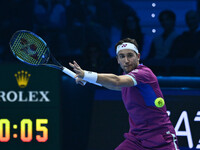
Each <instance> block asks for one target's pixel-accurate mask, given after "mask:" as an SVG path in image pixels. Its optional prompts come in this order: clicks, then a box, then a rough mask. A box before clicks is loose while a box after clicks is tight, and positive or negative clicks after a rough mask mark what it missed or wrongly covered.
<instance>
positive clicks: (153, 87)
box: [122, 64, 175, 140]
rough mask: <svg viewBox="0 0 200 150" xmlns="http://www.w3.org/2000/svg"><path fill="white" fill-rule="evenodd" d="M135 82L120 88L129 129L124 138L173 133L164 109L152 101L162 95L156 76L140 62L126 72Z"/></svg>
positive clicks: (164, 107)
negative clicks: (133, 84)
mask: <svg viewBox="0 0 200 150" xmlns="http://www.w3.org/2000/svg"><path fill="white" fill-rule="evenodd" d="M127 75H128V76H130V77H131V78H132V79H133V81H134V82H135V83H136V85H135V86H132V87H123V88H122V99H123V102H124V105H125V108H126V110H127V112H128V114H129V125H130V129H129V132H128V133H125V138H128V139H131V137H133V136H134V138H137V139H141V140H142V139H146V138H149V137H151V136H154V135H157V134H162V133H163V134H164V133H166V132H167V131H170V132H172V133H175V131H174V127H173V125H172V123H171V121H170V119H169V116H168V114H167V111H166V105H164V106H163V107H162V108H158V107H156V106H155V104H154V101H155V99H156V98H158V97H162V98H163V99H164V97H163V94H162V92H161V90H160V87H159V84H158V80H157V77H156V76H155V75H154V73H153V72H152V71H151V69H149V68H148V67H146V66H144V65H142V64H140V65H139V66H138V67H137V68H136V69H134V70H133V71H131V72H130V73H128V74H127Z"/></svg>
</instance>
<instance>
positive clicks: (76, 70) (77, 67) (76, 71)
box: [69, 61, 84, 80]
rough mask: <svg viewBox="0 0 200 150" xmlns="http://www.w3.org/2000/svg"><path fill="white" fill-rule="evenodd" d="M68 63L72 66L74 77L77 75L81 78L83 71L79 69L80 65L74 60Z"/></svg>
mask: <svg viewBox="0 0 200 150" xmlns="http://www.w3.org/2000/svg"><path fill="white" fill-rule="evenodd" d="M69 65H70V66H71V67H72V68H73V70H74V71H75V73H76V76H75V78H76V77H78V78H80V79H82V78H83V77H84V71H83V70H82V69H81V67H80V66H79V65H78V64H77V62H76V61H73V63H71V62H70V63H69ZM78 80H79V79H78Z"/></svg>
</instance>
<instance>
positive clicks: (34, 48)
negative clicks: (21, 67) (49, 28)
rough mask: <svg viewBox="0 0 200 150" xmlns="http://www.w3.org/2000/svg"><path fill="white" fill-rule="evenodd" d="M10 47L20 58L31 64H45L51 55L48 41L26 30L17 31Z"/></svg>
mask: <svg viewBox="0 0 200 150" xmlns="http://www.w3.org/2000/svg"><path fill="white" fill-rule="evenodd" d="M10 47H11V50H12V51H13V53H14V54H15V55H16V56H17V57H18V58H19V59H20V60H23V61H25V62H27V63H30V64H34V65H39V64H43V63H44V62H45V61H47V59H48V57H49V51H48V48H47V45H46V43H45V42H44V41H43V40H42V39H41V38H38V37H37V36H36V35H33V34H31V33H29V32H26V31H20V32H17V33H15V34H14V35H13V37H12V39H11V42H10Z"/></svg>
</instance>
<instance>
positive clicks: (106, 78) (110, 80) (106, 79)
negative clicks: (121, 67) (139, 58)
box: [97, 73, 121, 89]
mask: <svg viewBox="0 0 200 150" xmlns="http://www.w3.org/2000/svg"><path fill="white" fill-rule="evenodd" d="M97 83H100V84H101V85H102V86H105V87H107V88H109V89H110V88H121V86H120V78H119V77H118V76H117V75H114V74H100V73H98V78H97Z"/></svg>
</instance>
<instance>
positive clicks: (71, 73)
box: [62, 67, 102, 86]
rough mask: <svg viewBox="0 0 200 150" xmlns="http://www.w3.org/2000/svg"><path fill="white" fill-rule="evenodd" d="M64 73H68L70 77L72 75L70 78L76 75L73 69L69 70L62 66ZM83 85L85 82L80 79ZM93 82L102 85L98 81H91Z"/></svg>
mask: <svg viewBox="0 0 200 150" xmlns="http://www.w3.org/2000/svg"><path fill="white" fill-rule="evenodd" d="M62 71H63V72H64V73H65V74H67V75H69V76H70V77H72V78H75V76H76V74H75V73H74V72H73V71H71V70H69V69H67V68H66V67H63V70H62ZM81 82H82V83H83V84H84V85H85V84H86V83H87V82H86V81H81ZM93 84H95V85H98V86H102V85H101V84H99V83H93Z"/></svg>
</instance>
